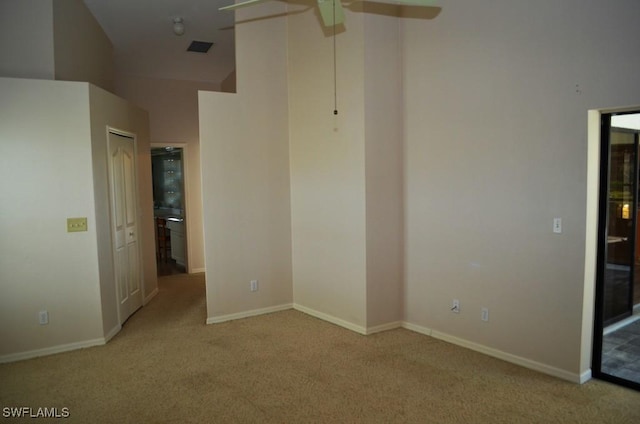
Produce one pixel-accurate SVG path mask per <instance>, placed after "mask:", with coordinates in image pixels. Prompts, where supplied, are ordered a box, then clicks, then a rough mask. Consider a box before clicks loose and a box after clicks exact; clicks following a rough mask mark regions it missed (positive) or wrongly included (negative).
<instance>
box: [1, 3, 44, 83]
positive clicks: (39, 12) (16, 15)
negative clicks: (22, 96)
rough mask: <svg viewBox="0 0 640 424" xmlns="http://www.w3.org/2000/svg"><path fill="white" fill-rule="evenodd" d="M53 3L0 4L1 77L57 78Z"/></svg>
mask: <svg viewBox="0 0 640 424" xmlns="http://www.w3.org/2000/svg"><path fill="white" fill-rule="evenodd" d="M52 4H53V2H52V0H0V57H2V60H1V61H0V77H15V78H40V79H53V78H54V73H55V69H54V48H53V5H52Z"/></svg>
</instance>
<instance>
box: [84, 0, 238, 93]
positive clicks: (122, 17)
mask: <svg viewBox="0 0 640 424" xmlns="http://www.w3.org/2000/svg"><path fill="white" fill-rule="evenodd" d="M84 2H85V4H86V5H87V7H88V8H89V10H91V13H93V15H94V16H95V18H96V19H97V21H98V22H99V23H100V25H101V26H102V28H103V30H104V31H105V33H106V34H107V36H108V37H109V39H110V40H111V42H112V43H113V47H114V56H115V68H116V72H119V73H123V74H129V75H137V76H144V77H151V78H166V79H177V80H187V81H204V82H213V83H218V82H220V81H222V80H224V79H225V78H226V77H227V76H228V75H229V74H230V73H231V72H232V71H233V70H234V69H235V45H234V27H233V25H234V14H233V12H220V11H218V8H219V7H220V6H223V5H227V4H232V3H233V0H227V1H225V0H133V1H132V0H84ZM176 17H181V18H182V19H183V23H184V28H185V31H184V34H183V35H181V36H178V35H176V34H174V32H173V20H174V18H176ZM192 41H208V42H213V43H214V45H213V47H211V49H210V50H209V51H208V52H207V53H194V52H189V51H187V48H188V47H189V45H190V44H191V42H192Z"/></svg>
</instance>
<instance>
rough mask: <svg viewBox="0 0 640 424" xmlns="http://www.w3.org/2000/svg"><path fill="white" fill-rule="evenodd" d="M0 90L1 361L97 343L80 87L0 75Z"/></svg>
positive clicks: (85, 97) (87, 148)
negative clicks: (41, 316) (80, 223)
mask: <svg viewBox="0 0 640 424" xmlns="http://www.w3.org/2000/svg"><path fill="white" fill-rule="evenodd" d="M0 92H1V93H2V96H0V145H1V146H2V150H3V154H2V155H1V156H0V176H1V177H2V181H4V186H3V189H2V193H3V202H2V207H1V208H0V234H2V236H1V237H0V293H2V295H1V296H0V340H2V343H0V358H2V360H6V359H7V358H11V357H13V356H11V355H17V354H20V353H24V352H28V351H34V350H43V349H47V348H52V347H55V346H64V345H74V344H76V345H78V344H79V345H81V344H83V343H85V344H91V343H95V342H99V340H100V338H101V337H102V336H103V331H102V321H101V305H100V291H99V272H98V252H97V233H96V221H95V204H94V196H93V183H92V181H93V175H92V161H91V142H90V137H91V132H90V126H89V124H90V121H89V107H88V106H89V103H88V101H89V87H88V85H87V84H79V83H66V82H56V81H39V80H25V79H11V78H0ZM70 217H87V219H88V231H87V232H79V233H68V232H67V227H66V220H67V218H70ZM41 310H47V311H48V312H49V320H50V322H49V324H48V325H42V326H41V325H39V324H38V312H39V311H41Z"/></svg>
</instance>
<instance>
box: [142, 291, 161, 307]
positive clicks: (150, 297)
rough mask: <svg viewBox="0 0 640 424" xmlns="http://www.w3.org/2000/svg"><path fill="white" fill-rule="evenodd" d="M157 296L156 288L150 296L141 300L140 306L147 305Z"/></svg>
mask: <svg viewBox="0 0 640 424" xmlns="http://www.w3.org/2000/svg"><path fill="white" fill-rule="evenodd" d="M157 294H158V287H156V288H155V289H154V290H153V291H152V292H151V293H150V294H149V296H147V297H145V298H144V299H143V300H142V305H146V304H147V303H149V302H151V299H153V298H154V297H156V295H157Z"/></svg>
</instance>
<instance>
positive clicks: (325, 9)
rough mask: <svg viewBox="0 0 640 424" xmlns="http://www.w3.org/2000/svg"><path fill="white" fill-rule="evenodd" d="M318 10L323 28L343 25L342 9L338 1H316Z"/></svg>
mask: <svg viewBox="0 0 640 424" xmlns="http://www.w3.org/2000/svg"><path fill="white" fill-rule="evenodd" d="M334 2H335V3H334ZM334 6H335V11H334ZM318 9H319V10H320V16H321V17H322V22H323V23H324V26H327V27H330V26H334V25H340V24H343V23H344V9H343V8H342V2H341V1H340V0H318ZM334 16H335V21H334Z"/></svg>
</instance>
